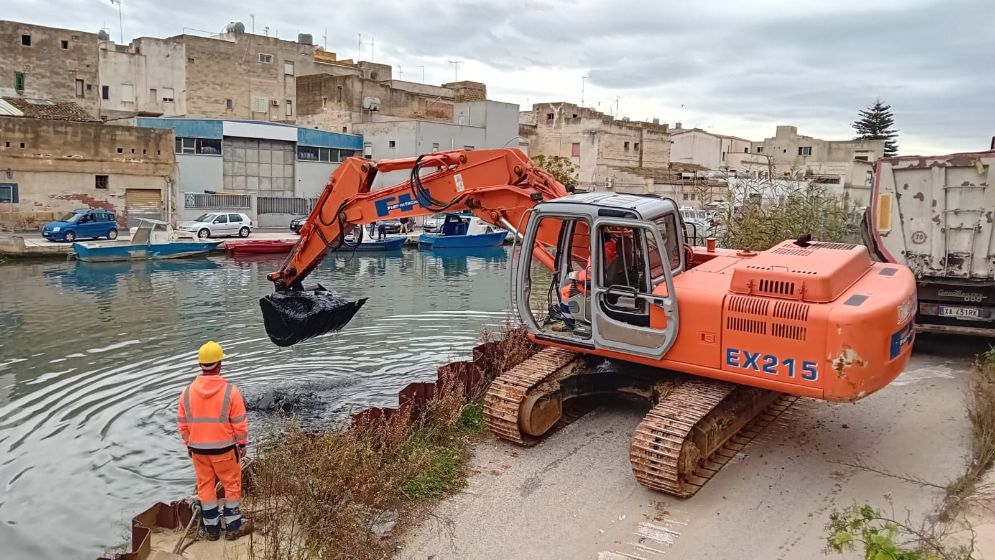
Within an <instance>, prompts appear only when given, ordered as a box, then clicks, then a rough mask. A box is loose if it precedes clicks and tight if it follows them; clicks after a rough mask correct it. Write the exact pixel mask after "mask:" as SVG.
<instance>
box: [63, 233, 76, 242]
mask: <svg viewBox="0 0 995 560" xmlns="http://www.w3.org/2000/svg"><path fill="white" fill-rule="evenodd" d="M63 238H64V239H65V240H66V241H69V242H70V243H71V242H73V241H76V233H74V232H72V231H67V232H66V234H65V235H64V236H63Z"/></svg>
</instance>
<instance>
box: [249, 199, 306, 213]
mask: <svg viewBox="0 0 995 560" xmlns="http://www.w3.org/2000/svg"><path fill="white" fill-rule="evenodd" d="M317 201H318V199H317V198H286V197H277V196H260V197H257V198H256V212H257V213H259V214H293V215H295V216H304V215H306V214H310V213H311V209H312V208H314V205H315V203H316V202H317Z"/></svg>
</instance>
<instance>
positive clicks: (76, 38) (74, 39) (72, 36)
mask: <svg viewBox="0 0 995 560" xmlns="http://www.w3.org/2000/svg"><path fill="white" fill-rule="evenodd" d="M69 38H70V39H72V40H73V41H79V35H71V36H70V37H69Z"/></svg>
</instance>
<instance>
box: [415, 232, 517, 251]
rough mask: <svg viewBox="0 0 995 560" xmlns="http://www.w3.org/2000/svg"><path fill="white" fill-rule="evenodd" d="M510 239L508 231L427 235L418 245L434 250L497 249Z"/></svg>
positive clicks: (421, 237)
mask: <svg viewBox="0 0 995 560" xmlns="http://www.w3.org/2000/svg"><path fill="white" fill-rule="evenodd" d="M506 237H508V232H506V231H495V232H492V233H481V234H478V235H426V234H422V235H421V236H419V237H418V243H419V244H421V245H426V246H428V247H430V248H432V249H469V248H472V247H496V246H498V245H500V244H502V243H504V240H505V238H506Z"/></svg>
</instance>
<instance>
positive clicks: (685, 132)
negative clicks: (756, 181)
mask: <svg viewBox="0 0 995 560" xmlns="http://www.w3.org/2000/svg"><path fill="white" fill-rule="evenodd" d="M670 140H671V146H670V160H671V161H672V162H673V163H674V164H675V165H677V164H681V165H685V166H688V167H700V168H702V169H703V170H707V171H718V172H721V173H722V174H726V175H732V176H735V175H737V174H738V173H741V172H744V171H746V170H748V169H751V168H754V167H756V165H758V164H766V161H767V160H766V158H765V157H763V156H762V155H761V154H755V153H753V151H752V150H751V147H752V146H753V142H750V141H749V140H744V139H743V138H739V137H736V136H726V135H722V134H713V133H711V132H707V131H704V130H702V129H700V128H691V129H685V128H681V123H677V124H676V125H675V126H674V128H671V129H670Z"/></svg>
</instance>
